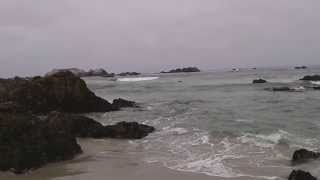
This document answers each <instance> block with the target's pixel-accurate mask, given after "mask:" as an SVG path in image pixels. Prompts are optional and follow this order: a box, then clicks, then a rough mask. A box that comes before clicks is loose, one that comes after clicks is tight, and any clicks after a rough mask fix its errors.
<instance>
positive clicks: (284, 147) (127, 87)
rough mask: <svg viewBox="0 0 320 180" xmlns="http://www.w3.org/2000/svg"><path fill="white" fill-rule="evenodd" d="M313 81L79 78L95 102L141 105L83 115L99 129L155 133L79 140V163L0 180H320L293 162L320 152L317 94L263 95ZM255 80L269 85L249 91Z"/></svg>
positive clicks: (319, 165) (318, 165)
mask: <svg viewBox="0 0 320 180" xmlns="http://www.w3.org/2000/svg"><path fill="white" fill-rule="evenodd" d="M317 73H318V74H319V73H320V69H317V68H313V69H305V70H294V69H289V68H274V69H244V70H240V71H239V72H230V71H212V72H201V73H189V74H188V73H187V74H143V75H141V77H139V78H136V79H132V78H125V79H118V81H115V80H114V79H113V80H110V79H108V78H102V77H90V78H85V81H86V83H87V85H88V87H89V88H90V89H91V90H92V91H94V92H95V93H96V94H97V95H98V96H101V97H103V98H105V99H107V100H112V99H115V98H118V97H121V98H124V99H128V100H133V101H136V102H138V104H139V105H140V106H141V107H140V108H127V109H123V110H121V111H117V112H107V113H91V114H87V116H89V117H92V118H94V119H95V120H97V121H99V122H101V123H103V124H113V123H116V122H119V121H136V122H139V123H144V124H147V125H151V126H154V127H155V128H156V132H154V133H152V134H150V135H149V136H147V137H146V138H144V139H141V140H111V139H100V140H94V139H79V143H80V144H81V145H82V146H83V149H84V154H83V155H81V156H80V157H78V158H77V159H75V160H72V161H69V162H64V163H57V164H51V165H49V166H47V167H45V168H42V169H39V170H36V171H35V172H32V173H30V174H29V175H23V176H24V177H22V178H21V177H16V176H14V175H8V174H2V175H0V179H4V178H6V177H10V178H13V179H15V178H16V179H20V178H21V179H28V178H29V179H39V180H40V179H42V180H43V179H48V180H49V179H50V180H51V179H56V180H76V179H89V178H90V179H92V180H99V179H110V180H111V179H112V180H114V179H125V178H131V179H163V178H166V179H196V178H197V179H199V180H206V179H213V180H215V179H216V180H220V179H224V180H227V179H233V180H251V179H252V180H263V179H266V180H273V179H274V180H278V179H279V180H282V179H287V176H288V175H289V173H290V172H291V171H292V170H293V169H304V170H307V171H309V172H311V173H312V174H313V175H314V176H316V177H320V162H318V161H314V162H310V163H307V164H303V165H300V166H295V167H293V166H291V163H290V160H291V156H292V153H293V152H294V151H295V150H297V149H299V148H307V149H310V150H319V147H320V138H319V137H320V119H319V115H320V91H316V90H311V89H306V91H304V92H272V91H268V90H266V88H272V87H280V86H289V87H298V86H300V84H301V83H302V82H300V81H298V79H300V78H302V77H303V76H304V75H311V74H317ZM257 78H263V79H266V80H268V83H266V84H252V80H253V79H257Z"/></svg>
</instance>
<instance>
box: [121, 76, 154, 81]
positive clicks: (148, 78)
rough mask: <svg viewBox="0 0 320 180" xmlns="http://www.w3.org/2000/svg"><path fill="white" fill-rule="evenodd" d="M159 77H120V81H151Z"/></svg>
mask: <svg viewBox="0 0 320 180" xmlns="http://www.w3.org/2000/svg"><path fill="white" fill-rule="evenodd" d="M156 79H159V77H134V78H118V79H117V81H120V82H138V81H151V80H156Z"/></svg>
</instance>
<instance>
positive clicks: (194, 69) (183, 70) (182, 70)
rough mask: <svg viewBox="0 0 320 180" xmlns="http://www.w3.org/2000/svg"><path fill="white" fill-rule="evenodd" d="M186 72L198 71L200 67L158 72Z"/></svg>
mask: <svg viewBox="0 0 320 180" xmlns="http://www.w3.org/2000/svg"><path fill="white" fill-rule="evenodd" d="M188 72H200V69H199V68H197V67H186V68H178V69H173V70H170V71H161V72H160V73H188Z"/></svg>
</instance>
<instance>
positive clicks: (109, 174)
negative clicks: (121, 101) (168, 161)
mask: <svg viewBox="0 0 320 180" xmlns="http://www.w3.org/2000/svg"><path fill="white" fill-rule="evenodd" d="M78 141H79V143H80V144H81V146H82V148H83V150H84V153H83V154H82V155H80V156H78V157H77V158H76V159H74V160H71V161H66V162H62V163H53V164H49V165H47V166H45V167H43V168H40V169H38V170H35V171H33V172H30V173H28V174H25V175H14V174H11V173H0V179H1V180H7V179H10V180H89V179H90V180H106V179H110V180H124V179H132V180H141V179H152V180H163V179H177V180H178V179H181V180H182V179H183V180H194V179H199V180H209V179H210V180H226V179H228V180H230V179H236V180H251V179H252V180H253V179H256V178H249V177H243V178H239V177H238V178H220V177H212V176H207V175H204V174H197V173H189V172H180V171H174V170H170V169H168V168H165V167H163V166H161V165H160V164H156V163H151V164H150V163H146V162H144V161H142V156H143V153H139V152H137V151H139V147H137V148H135V150H133V149H126V145H127V143H128V141H119V140H110V141H104V140H93V139H82V140H81V139H80V140H78Z"/></svg>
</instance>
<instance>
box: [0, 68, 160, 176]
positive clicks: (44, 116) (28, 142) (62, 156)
mask: <svg viewBox="0 0 320 180" xmlns="http://www.w3.org/2000/svg"><path fill="white" fill-rule="evenodd" d="M123 107H138V105H137V104H136V103H135V102H133V101H128V100H124V99H121V98H119V99H115V100H114V101H113V102H112V103H110V102H108V101H106V100H104V99H102V98H100V97H97V96H96V95H95V94H94V93H93V92H91V91H90V90H89V89H88V88H87V86H86V83H85V82H84V81H83V80H82V79H80V77H78V76H76V75H75V74H73V73H72V72H69V71H63V72H57V73H55V74H52V75H48V76H45V77H34V78H14V79H1V80H0V171H11V172H14V173H16V174H20V173H25V172H27V171H29V170H32V169H37V168H40V167H42V166H44V165H46V164H48V163H51V162H57V161H64V160H70V159H73V158H74V157H75V156H77V155H78V154H80V153H82V149H81V147H80V146H79V144H78V143H77V141H76V138H78V137H80V138H83V137H87V138H121V139H141V138H143V137H145V136H147V135H148V134H149V133H152V132H153V131H154V130H155V129H154V128H153V127H151V126H147V125H143V124H138V123H136V122H120V123H117V124H115V125H108V126H103V125H102V124H100V123H99V122H96V121H94V120H93V119H90V118H87V117H85V116H82V115H79V113H89V112H108V111H116V110H120V109H121V108H123ZM39 115H41V118H40V117H39Z"/></svg>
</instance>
